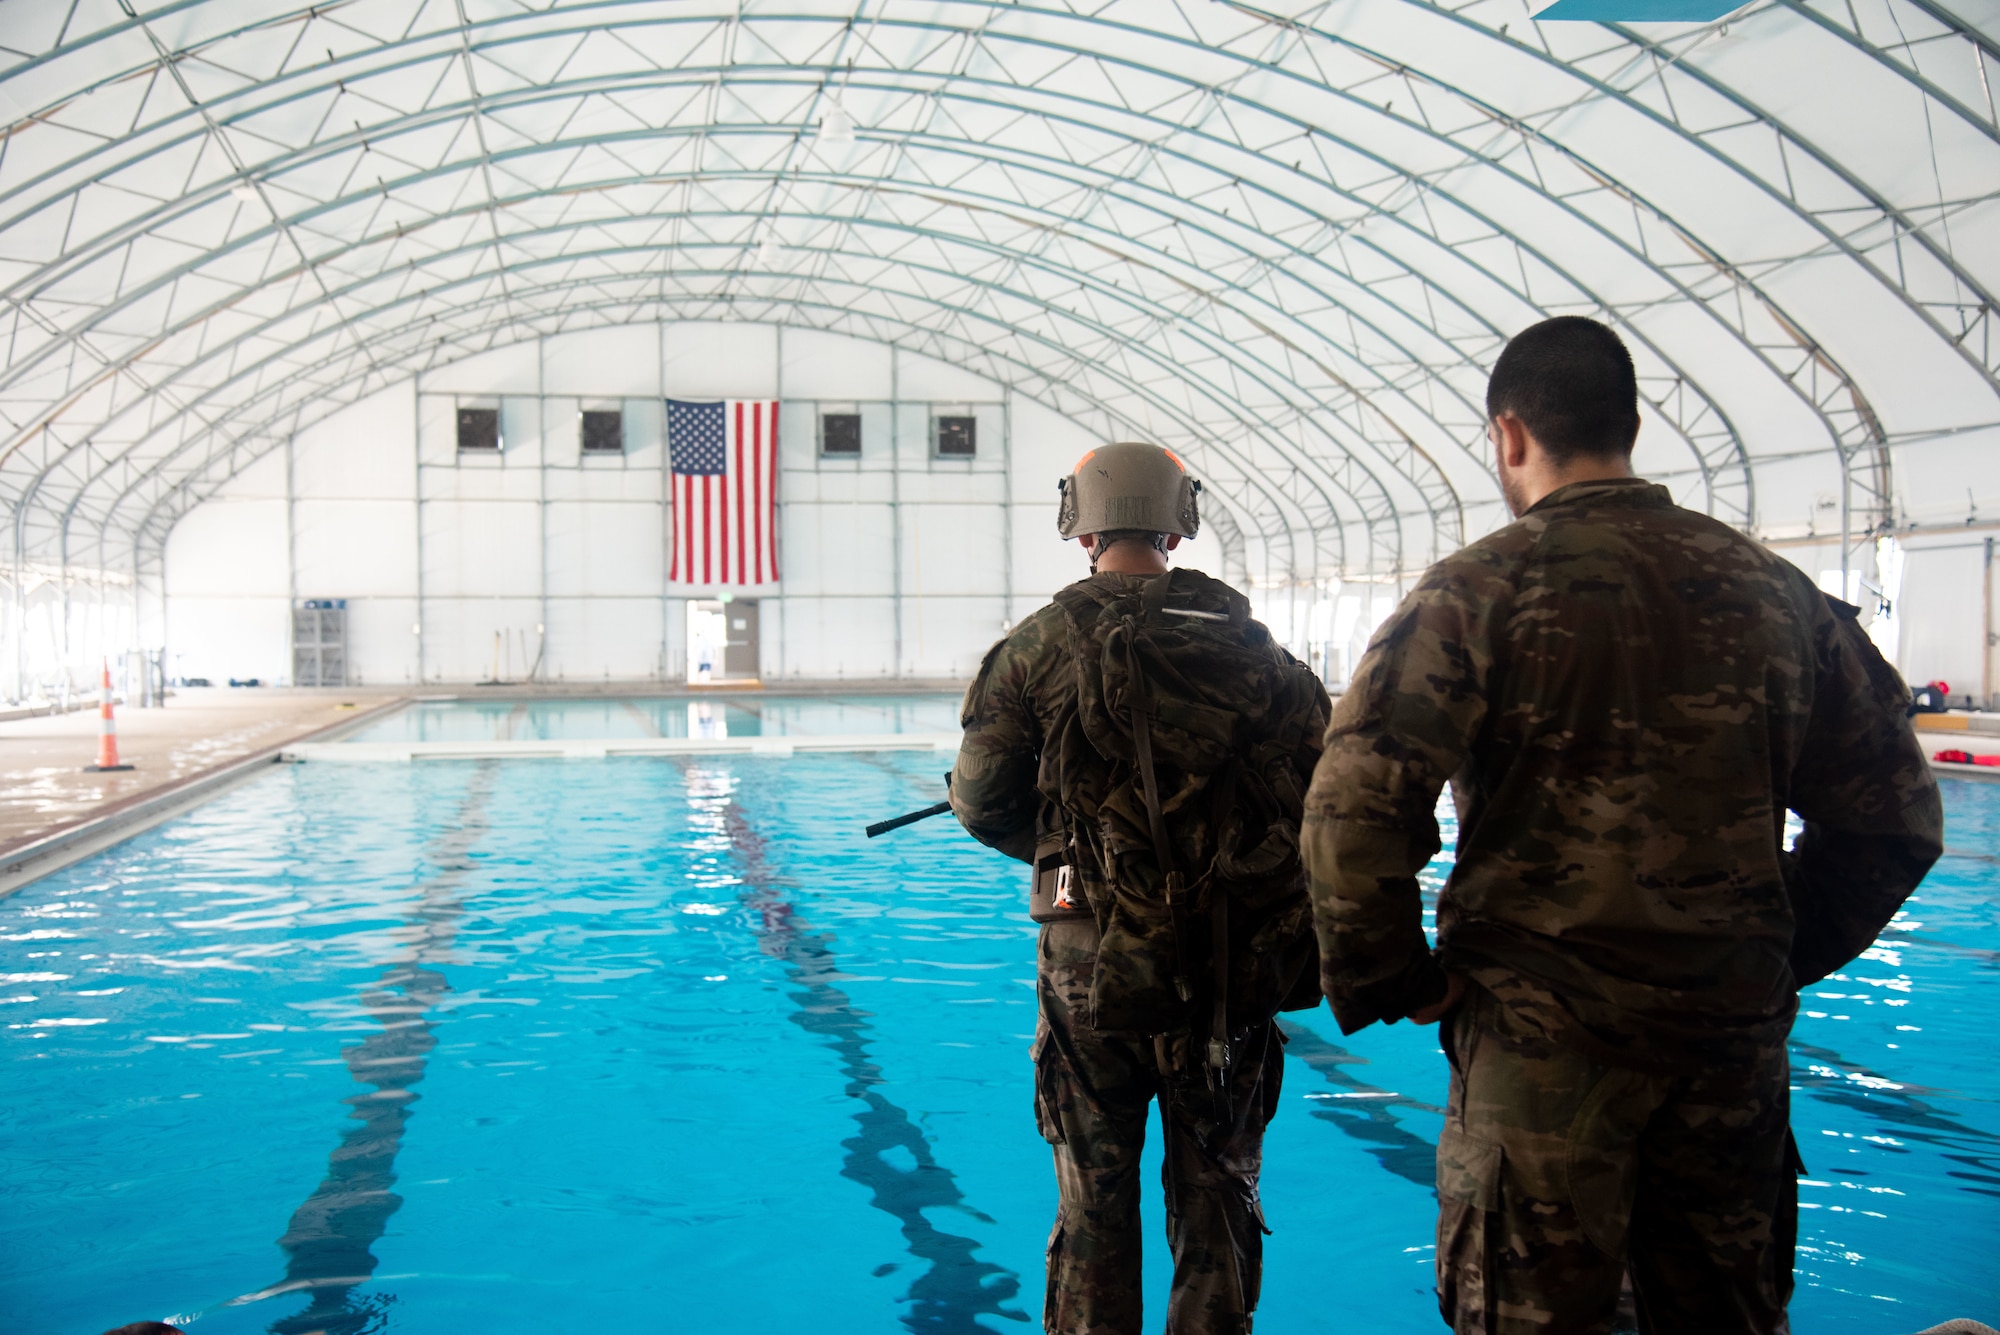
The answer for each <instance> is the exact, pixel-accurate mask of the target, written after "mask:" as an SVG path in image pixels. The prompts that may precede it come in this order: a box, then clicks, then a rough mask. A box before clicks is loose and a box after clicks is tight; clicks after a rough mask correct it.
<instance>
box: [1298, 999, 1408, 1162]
mask: <svg viewBox="0 0 2000 1335" xmlns="http://www.w3.org/2000/svg"><path fill="white" fill-rule="evenodd" d="M1278 1028H1280V1029H1281V1030H1283V1031H1284V1034H1285V1040H1286V1042H1285V1055H1286V1056H1288V1057H1293V1058H1296V1059H1297V1060H1299V1061H1301V1062H1303V1063H1305V1064H1306V1065H1307V1066H1309V1067H1311V1068H1312V1069H1313V1070H1314V1071H1316V1072H1318V1074H1319V1077H1320V1078H1321V1079H1322V1080H1324V1081H1326V1083H1327V1084H1329V1085H1332V1086H1334V1089H1335V1091H1336V1095H1337V1096H1339V1097H1337V1100H1328V1101H1327V1102H1328V1103H1329V1105H1330V1106H1327V1107H1320V1108H1315V1109H1313V1113H1312V1115H1313V1116H1314V1117H1317V1118H1318V1119H1319V1120H1320V1121H1322V1122H1331V1123H1332V1124H1333V1125H1335V1126H1337V1127H1339V1128H1340V1129H1341V1130H1342V1131H1345V1132H1346V1133H1347V1134H1348V1135H1350V1136H1352V1137H1354V1138H1355V1139H1356V1140H1358V1141H1360V1142H1362V1144H1363V1145H1365V1146H1366V1147H1367V1149H1368V1153H1370V1154H1372V1155H1374V1156H1375V1160H1376V1162H1377V1163H1379V1164H1381V1165H1382V1166H1383V1167H1384V1168H1386V1169H1388V1170H1389V1171H1390V1172H1392V1173H1394V1174H1395V1175H1396V1176H1397V1177H1400V1178H1403V1179H1405V1180H1406V1181H1410V1182H1414V1183H1416V1184H1417V1185H1418V1186H1420V1187H1422V1188H1424V1189H1425V1190H1426V1191H1429V1190H1431V1189H1432V1188H1433V1187H1434V1186H1435V1185H1436V1183H1437V1146H1436V1145H1434V1144H1432V1143H1431V1142H1430V1141H1428V1140H1425V1139H1424V1138H1423V1137H1422V1136H1420V1135H1418V1134H1417V1133H1416V1132H1414V1131H1412V1130H1410V1129H1409V1128H1408V1127H1406V1126H1404V1125H1403V1124H1402V1122H1401V1121H1400V1120H1398V1119H1397V1118H1396V1116H1395V1114H1394V1113H1393V1112H1392V1111H1391V1110H1392V1109H1395V1108H1414V1109H1416V1110H1418V1111H1419V1112H1427V1113H1436V1114H1438V1115H1439V1116H1442V1115H1443V1114H1444V1109H1442V1108H1437V1107H1433V1106H1432V1105H1430V1104H1428V1103H1424V1102H1422V1101H1421V1100H1418V1099H1413V1098H1411V1097H1409V1096H1408V1095H1406V1094H1397V1093H1393V1092H1392V1091H1390V1090H1386V1089H1379V1088H1377V1087H1376V1086H1374V1085H1370V1084H1367V1083H1366V1082H1364V1081H1361V1080H1357V1079H1355V1078H1354V1077H1353V1076H1351V1075H1349V1074H1348V1073H1347V1072H1346V1070H1344V1069H1343V1068H1345V1067H1348V1066H1359V1065H1363V1064H1365V1063H1366V1062H1367V1058H1365V1057H1357V1056H1355V1055H1354V1054H1353V1053H1351V1052H1349V1051H1348V1050H1347V1049H1346V1048H1342V1047H1336V1046H1335V1045H1333V1044H1332V1043H1329V1042H1327V1041H1326V1040H1325V1039H1323V1038H1321V1037H1320V1036H1319V1035H1318V1034H1316V1033H1314V1032H1313V1031H1312V1030H1310V1029H1307V1028H1306V1027H1305V1026H1303V1025H1299V1024H1294V1023H1293V1022H1292V1021H1290V1020H1287V1019H1284V1018H1283V1017H1280V1018H1279V1020H1278Z"/></svg>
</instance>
